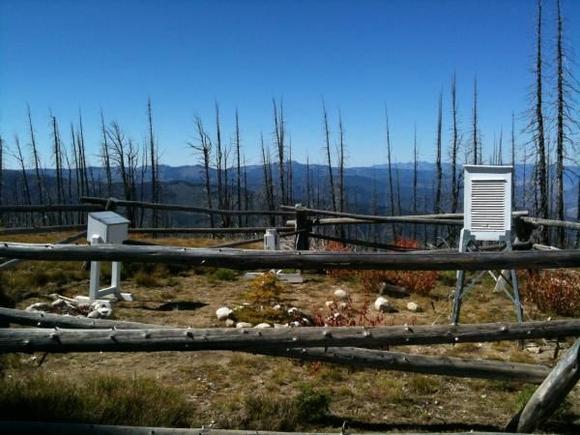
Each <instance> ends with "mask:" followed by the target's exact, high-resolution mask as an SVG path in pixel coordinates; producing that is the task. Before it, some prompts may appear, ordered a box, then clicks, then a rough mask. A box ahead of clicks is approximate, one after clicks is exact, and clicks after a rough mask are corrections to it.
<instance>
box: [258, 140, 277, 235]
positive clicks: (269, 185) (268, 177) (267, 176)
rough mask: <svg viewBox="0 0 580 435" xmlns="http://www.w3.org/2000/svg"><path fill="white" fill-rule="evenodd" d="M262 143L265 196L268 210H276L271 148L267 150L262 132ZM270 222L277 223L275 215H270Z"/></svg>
mask: <svg viewBox="0 0 580 435" xmlns="http://www.w3.org/2000/svg"><path fill="white" fill-rule="evenodd" d="M260 145H261V149H262V167H263V168H264V196H265V197H266V204H267V205H268V210H274V209H275V204H274V182H273V180H272V163H271V161H270V150H268V151H267V152H266V148H265V146H264V136H263V135H262V134H260ZM270 224H271V225H272V226H273V225H275V224H276V222H275V219H274V216H273V215H270Z"/></svg>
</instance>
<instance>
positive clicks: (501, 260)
mask: <svg viewBox="0 0 580 435" xmlns="http://www.w3.org/2000/svg"><path fill="white" fill-rule="evenodd" d="M0 257H6V258H21V259H27V260H50V261H123V262H126V261H134V262H153V263H184V264H190V265H192V266H210V267H211V266H214V267H229V268H233V269H242V270H244V269H285V268H296V269H341V268H342V269H383V270H493V269H520V268H525V269H531V268H562V267H579V266H580V250H577V249H568V250H564V249H563V250H560V251H549V252H541V251H525V252H520V251H518V252H513V251H505V252H467V253H459V252H443V253H433V252H410V253H388V252H387V253H384V252H381V253H377V252H356V253H352V252H324V251H261V250H243V249H229V248H223V249H222V248H218V249H208V248H185V247H177V246H125V245H119V244H117V245H115V244H100V245H93V246H75V245H52V244H25V243H7V242H4V243H2V242H0Z"/></svg>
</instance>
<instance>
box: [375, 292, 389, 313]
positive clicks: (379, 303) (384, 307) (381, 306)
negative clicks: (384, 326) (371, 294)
mask: <svg viewBox="0 0 580 435" xmlns="http://www.w3.org/2000/svg"><path fill="white" fill-rule="evenodd" d="M390 309H391V304H390V303H389V301H388V300H387V299H385V298H384V297H382V296H379V297H378V298H377V300H376V301H375V310H377V311H382V312H383V313H384V312H387V311H389V310H390Z"/></svg>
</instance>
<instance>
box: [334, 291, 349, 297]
mask: <svg viewBox="0 0 580 435" xmlns="http://www.w3.org/2000/svg"><path fill="white" fill-rule="evenodd" d="M334 297H335V298H336V299H346V298H347V297H348V294H347V293H346V292H345V291H344V290H343V289H341V288H339V289H338V290H335V291H334Z"/></svg>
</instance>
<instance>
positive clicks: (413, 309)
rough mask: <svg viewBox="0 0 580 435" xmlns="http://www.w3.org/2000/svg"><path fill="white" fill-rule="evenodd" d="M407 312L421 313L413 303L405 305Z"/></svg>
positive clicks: (418, 307)
mask: <svg viewBox="0 0 580 435" xmlns="http://www.w3.org/2000/svg"><path fill="white" fill-rule="evenodd" d="M407 310H409V311H412V312H413V313H420V312H421V311H422V310H421V307H420V306H419V305H418V304H416V303H415V302H409V303H408V304H407Z"/></svg>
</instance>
